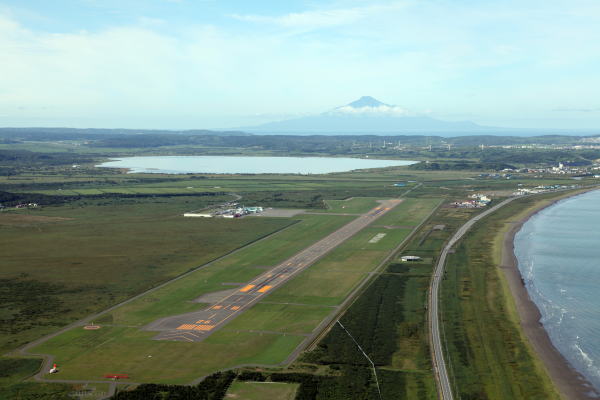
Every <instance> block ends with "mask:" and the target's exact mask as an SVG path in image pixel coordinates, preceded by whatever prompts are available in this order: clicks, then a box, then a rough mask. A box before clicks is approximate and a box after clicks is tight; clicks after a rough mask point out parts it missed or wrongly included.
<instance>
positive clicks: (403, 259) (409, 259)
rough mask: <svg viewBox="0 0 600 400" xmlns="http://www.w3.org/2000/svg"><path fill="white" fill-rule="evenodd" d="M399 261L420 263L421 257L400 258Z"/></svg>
mask: <svg viewBox="0 0 600 400" xmlns="http://www.w3.org/2000/svg"><path fill="white" fill-rule="evenodd" d="M400 259H401V260H402V261H404V262H406V261H421V257H419V256H402V257H400Z"/></svg>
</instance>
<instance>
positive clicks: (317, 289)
mask: <svg viewBox="0 0 600 400" xmlns="http://www.w3.org/2000/svg"><path fill="white" fill-rule="evenodd" d="M439 203H440V199H412V198H409V199H405V200H404V201H403V202H402V203H400V205H398V206H397V207H396V208H395V209H393V210H391V211H390V212H389V213H388V214H386V215H384V216H383V217H381V218H380V219H378V220H377V221H376V222H375V225H377V227H368V228H366V229H364V230H362V231H361V232H359V233H358V234H356V235H355V236H353V237H352V238H350V239H349V240H348V241H347V242H345V243H343V244H342V245H340V246H339V247H338V248H336V249H335V250H333V251H332V252H331V253H329V254H328V255H326V256H325V257H323V258H322V259H321V260H319V261H318V262H317V263H316V264H315V265H313V266H312V267H310V268H309V269H307V270H305V271H303V272H301V273H300V274H299V275H298V277H296V278H295V279H293V280H291V281H289V282H287V283H286V284H285V285H283V286H282V287H281V288H279V289H277V290H276V291H275V292H273V293H272V294H270V295H269V296H268V297H267V301H273V302H293V303H308V304H315V305H338V304H340V303H341V302H342V301H343V300H344V298H346V296H348V294H349V293H350V292H351V291H352V289H353V288H355V287H356V285H358V283H359V282H361V281H362V280H363V279H364V278H365V277H366V274H368V273H369V272H370V271H372V270H373V269H374V268H375V267H377V265H378V264H379V263H380V262H381V261H382V260H383V259H384V258H385V257H386V256H387V254H388V253H389V251H391V250H392V249H393V248H395V247H396V246H397V245H398V244H400V243H401V242H402V241H403V240H404V239H405V238H406V237H407V236H408V235H409V234H410V232H411V231H412V229H413V228H411V227H412V226H416V225H418V224H419V223H420V222H421V221H422V220H423V219H424V218H425V217H426V216H427V215H429V214H430V213H431V211H432V210H433V209H434V208H435V207H437V205H438V204H439ZM389 214H392V215H389ZM384 219H387V220H388V221H391V223H392V224H394V225H397V226H407V227H406V228H394V229H387V228H384V227H381V225H383V224H384V223H385V222H382V220H384ZM405 221H406V222H405ZM387 223H390V222H387ZM379 234H385V236H383V237H382V238H381V239H380V240H379V241H377V242H376V243H370V241H372V240H373V238H374V237H375V236H376V235H379Z"/></svg>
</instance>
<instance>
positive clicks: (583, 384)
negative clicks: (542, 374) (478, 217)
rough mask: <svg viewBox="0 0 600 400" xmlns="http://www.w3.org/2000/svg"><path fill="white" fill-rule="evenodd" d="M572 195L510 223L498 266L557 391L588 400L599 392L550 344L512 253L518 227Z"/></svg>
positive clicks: (528, 334)
mask: <svg viewBox="0 0 600 400" xmlns="http://www.w3.org/2000/svg"><path fill="white" fill-rule="evenodd" d="M581 193H582V192H579V193H576V194H573V195H571V196H576V195H578V194H581ZM571 196H565V197H561V198H559V199H556V200H554V201H552V202H550V203H549V204H547V205H545V206H544V207H541V208H539V209H536V210H534V211H532V212H531V213H529V214H528V215H526V216H525V217H524V218H523V219H521V220H519V221H515V222H513V226H512V227H511V229H510V230H509V231H508V232H507V233H506V235H505V236H504V243H503V252H502V265H501V267H500V268H502V270H503V271H504V275H505V276H506V279H507V281H508V285H509V287H510V291H511V293H512V295H513V298H514V299H515V304H516V308H517V311H518V313H519V318H520V320H521V327H522V329H523V331H524V332H525V335H526V336H527V338H528V340H529V342H530V343H531V346H532V347H533V349H534V351H535V352H536V354H537V356H538V357H539V358H540V360H541V361H542V362H543V364H544V366H545V367H546V370H547V371H548V374H549V375H550V378H551V379H552V382H553V383H554V384H555V386H556V388H557V389H558V391H559V392H560V394H561V395H562V396H563V397H565V398H567V399H588V400H589V399H596V398H600V393H599V392H598V391H597V390H595V389H594V388H593V386H592V385H591V384H590V383H589V382H588V381H587V379H586V378H585V377H584V376H583V375H581V374H580V373H579V372H577V371H576V370H575V369H574V368H573V367H572V366H571V364H570V363H569V362H568V361H567V360H566V359H565V358H564V357H563V355H562V354H561V353H560V352H559V351H558V350H557V349H556V347H554V345H553V344H552V341H551V340H550V337H549V336H548V333H547V332H546V330H545V329H544V326H543V325H542V324H541V322H540V318H541V314H540V311H539V309H538V308H537V306H536V305H535V303H534V302H533V301H532V300H531V299H530V298H529V293H528V292H527V289H526V288H525V285H524V281H523V279H522V277H521V273H520V271H519V268H518V262H517V258H516V257H515V253H514V238H515V234H516V233H517V232H518V231H519V230H520V229H521V227H522V226H523V224H524V223H525V222H526V221H527V220H528V219H529V218H531V217H532V216H533V215H535V214H537V213H538V212H540V211H541V210H543V209H544V208H546V207H549V206H551V205H553V204H554V203H556V202H557V201H560V200H563V199H565V198H567V197H571Z"/></svg>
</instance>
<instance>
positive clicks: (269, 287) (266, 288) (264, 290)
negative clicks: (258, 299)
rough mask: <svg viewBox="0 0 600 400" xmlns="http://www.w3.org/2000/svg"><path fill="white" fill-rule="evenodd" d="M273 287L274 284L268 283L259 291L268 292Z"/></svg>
mask: <svg viewBox="0 0 600 400" xmlns="http://www.w3.org/2000/svg"><path fill="white" fill-rule="evenodd" d="M272 287H273V286H269V285H267V286H263V287H261V288H260V289H259V290H258V293H264V292H266V291H267V290H269V289H271V288H272Z"/></svg>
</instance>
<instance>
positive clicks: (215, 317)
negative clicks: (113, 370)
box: [144, 199, 402, 342]
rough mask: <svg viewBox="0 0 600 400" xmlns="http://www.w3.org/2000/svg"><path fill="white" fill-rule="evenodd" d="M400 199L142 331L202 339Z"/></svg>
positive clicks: (180, 338) (161, 337)
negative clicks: (202, 305) (206, 303)
mask: <svg viewBox="0 0 600 400" xmlns="http://www.w3.org/2000/svg"><path fill="white" fill-rule="evenodd" d="M401 202H402V200H400V199H392V200H384V201H381V203H380V206H378V207H376V208H374V209H372V210H370V211H369V212H367V213H366V214H363V215H361V216H359V217H358V218H356V219H355V220H353V221H351V222H349V223H348V224H346V225H344V226H343V227H341V228H340V229H338V230H337V231H335V232H333V233H331V234H329V235H328V236H326V237H325V238H323V239H321V240H319V241H318V242H316V243H314V244H312V245H311V246H309V247H307V248H305V249H304V250H302V251H300V252H299V253H297V254H296V255H294V256H292V257H291V258H289V259H287V260H285V261H284V262H282V263H281V264H279V265H277V266H275V267H273V268H272V269H270V270H269V271H266V272H265V273H263V274H261V275H260V276H258V277H257V278H255V279H254V280H252V281H250V282H247V283H246V284H244V285H242V286H241V287H240V288H239V289H238V290H236V291H235V292H234V293H232V294H230V295H229V296H227V297H225V298H223V299H221V300H220V301H218V302H216V303H214V304H212V305H211V306H210V307H208V308H207V309H205V310H201V311H195V312H191V313H187V314H181V315H176V316H171V317H166V318H162V319H159V320H157V321H154V322H152V323H151V324H149V325H147V326H146V327H144V330H149V331H160V333H159V334H158V335H157V336H155V337H154V339H156V340H172V341H185V342H199V341H202V340H204V339H205V338H206V337H208V336H209V335H210V334H211V333H213V332H215V331H216V330H217V329H219V328H221V327H223V326H224V325H225V324H227V323H228V322H229V321H231V320H232V319H233V318H235V317H236V316H238V315H240V314H241V313H242V312H244V311H245V310H247V309H248V308H250V307H251V306H252V305H254V304H255V303H257V302H258V301H260V300H261V299H262V298H264V297H265V296H266V295H267V294H268V293H269V292H271V291H273V290H275V289H276V288H277V287H279V286H281V285H282V284H283V283H285V282H286V281H288V280H289V279H291V278H293V277H294V276H295V275H296V274H298V273H300V272H301V271H303V270H304V269H306V268H308V267H309V266H311V265H312V264H314V263H315V262H316V261H317V260H318V259H320V258H321V257H323V256H324V255H325V254H327V253H329V252H330V251H331V250H333V249H334V248H335V247H337V246H339V245H340V244H342V243H343V242H344V241H346V240H348V239H349V238H350V237H352V236H354V235H355V234H356V233H358V232H359V231H361V230H362V229H363V228H365V227H366V226H368V225H369V224H371V223H372V222H373V221H375V220H377V219H378V218H380V217H381V216H383V215H384V214H385V213H387V212H388V211H389V210H391V209H393V208H394V207H396V206H397V205H398V204H400V203H401Z"/></svg>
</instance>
